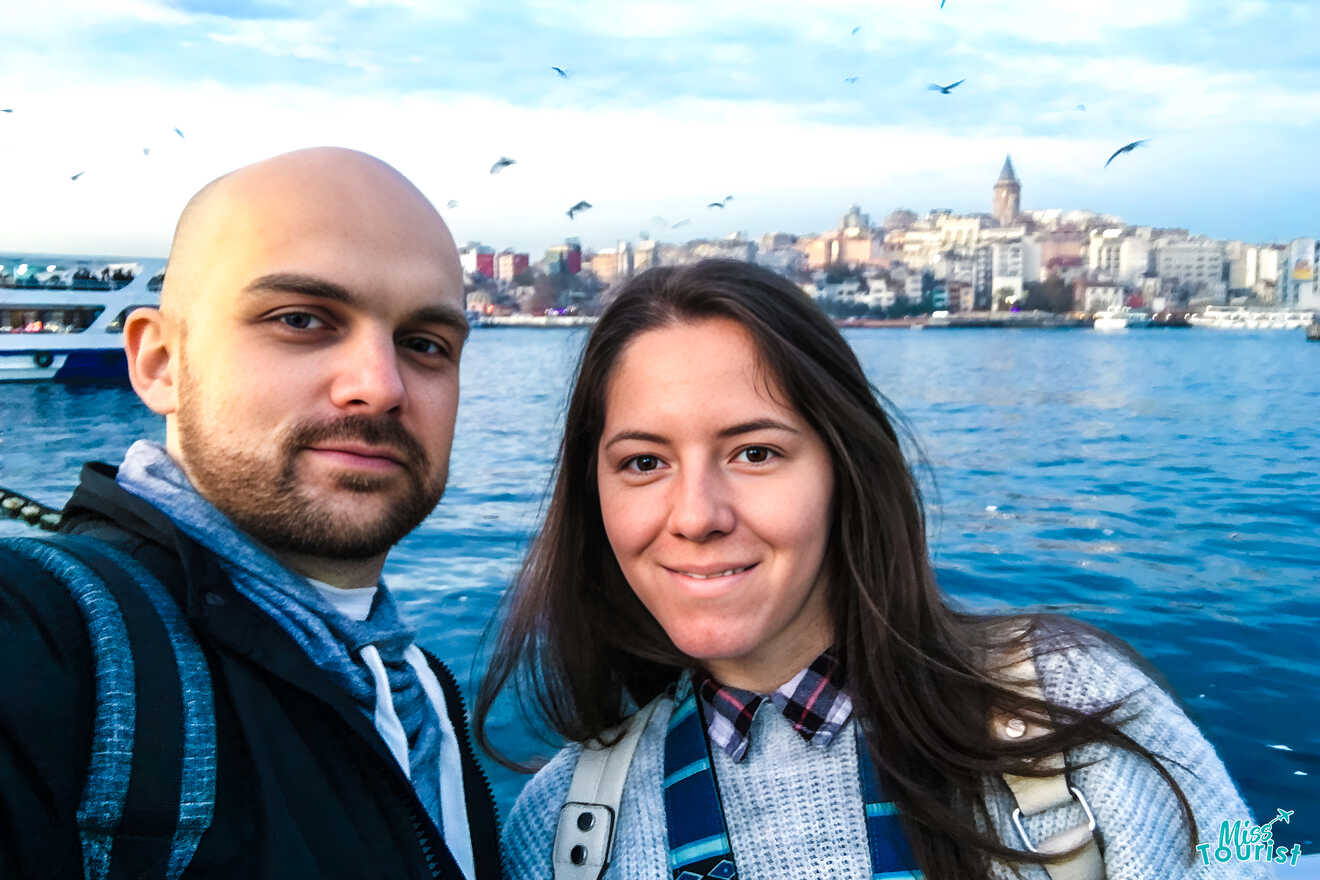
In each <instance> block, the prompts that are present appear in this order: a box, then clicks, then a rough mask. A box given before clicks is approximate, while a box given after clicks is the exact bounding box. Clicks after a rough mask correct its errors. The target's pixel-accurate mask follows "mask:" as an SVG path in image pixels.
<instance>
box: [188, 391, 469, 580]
mask: <svg viewBox="0 0 1320 880" xmlns="http://www.w3.org/2000/svg"><path fill="white" fill-rule="evenodd" d="M180 390H181V392H182V393H181V394H180V406H179V410H178V423H179V424H178V429H179V443H180V447H181V449H182V452H183V456H184V465H185V467H186V469H187V471H188V476H189V478H190V479H191V480H192V482H193V485H194V487H195V488H196V489H197V491H198V492H199V493H201V495H202V497H204V498H205V499H206V500H207V501H209V502H211V504H213V505H215V507H216V508H217V509H218V510H219V511H220V512H221V513H223V514H225V516H227V517H229V519H230V520H232V521H233V523H234V524H235V525H236V526H238V527H239V528H240V529H242V530H243V531H244V532H246V533H247V534H249V535H251V536H252V537H253V538H256V539H257V540H258V541H260V542H261V543H263V544H265V545H266V546H267V547H269V548H270V549H272V550H275V551H277V552H286V553H296V554H299V555H305V556H313V557H318V558H322V559H342V560H357V559H370V558H373V557H376V556H380V555H381V554H383V553H385V552H387V551H388V550H389V549H390V548H391V547H393V546H394V545H395V544H397V543H398V542H399V541H400V540H402V539H403V537H404V536H405V535H407V534H408V533H409V532H411V531H412V530H413V529H415V528H416V527H417V526H418V525H419V524H421V522H422V520H424V519H426V517H427V516H428V515H429V514H430V513H431V511H432V510H433V509H434V508H435V505H436V504H437V503H438V502H439V501H440V496H441V495H442V494H444V490H445V471H444V470H443V469H442V470H441V471H439V472H438V473H437V474H436V475H435V476H433V477H432V478H431V479H430V480H429V481H428V480H427V478H426V475H427V474H428V473H430V470H431V469H430V463H429V459H428V456H427V454H426V451H425V450H424V449H423V448H422V446H421V444H419V443H418V442H417V441H416V440H415V439H413V437H412V435H410V434H409V433H408V432H407V431H406V430H404V428H403V427H402V426H401V425H400V424H399V423H398V422H397V421H395V420H394V419H392V418H389V417H384V416H365V415H351V416H344V417H342V418H339V419H335V420H333V421H328V422H302V423H298V424H296V425H294V426H293V427H292V428H290V429H289V430H288V431H287V432H284V433H282V434H281V435H280V436H273V437H271V438H270V441H269V445H268V446H267V448H272V449H274V450H275V455H274V456H273V457H266V456H261V455H258V454H255V453H253V452H251V451H248V450H239V449H226V448H222V447H220V446H219V445H216V444H213V443H210V442H208V436H207V434H208V432H207V430H206V427H205V422H204V420H203V419H202V418H201V414H200V412H199V410H200V407H199V405H198V403H199V402H198V401H197V400H196V398H195V396H194V394H190V393H188V391H185V390H184V389H180ZM190 390H192V391H195V390H196V389H195V387H194V389H190ZM333 441H348V442H358V443H366V444H369V445H371V446H376V447H384V448H386V449H389V450H390V451H391V453H392V454H393V455H394V456H396V457H397V458H399V459H400V460H401V462H402V465H403V471H404V476H405V478H406V480H407V485H406V489H405V491H403V492H402V493H400V492H399V491H398V490H397V489H395V490H394V491H393V492H392V493H391V494H392V495H395V496H399V497H392V498H388V499H385V504H386V506H385V509H384V510H383V511H382V512H381V513H380V514H379V515H378V516H376V517H375V518H373V519H370V520H369V521H359V520H357V519H355V518H353V517H352V516H351V514H350V513H346V512H344V511H342V510H339V511H336V510H335V509H334V508H335V507H336V506H337V505H335V504H334V502H329V503H327V502H325V501H321V500H319V499H317V498H316V497H315V496H314V495H313V494H311V493H310V492H308V491H307V490H306V488H305V487H304V486H302V485H301V484H300V482H299V480H298V476H297V464H296V458H297V455H298V453H299V452H300V451H301V450H304V449H306V448H308V447H309V446H314V445H323V444H325V443H327V442H333ZM398 479H399V475H398V474H391V475H388V476H374V475H371V474H364V473H351V472H344V473H340V474H337V475H336V476H334V477H333V478H332V482H333V483H334V484H335V485H336V486H337V487H338V488H339V489H341V490H346V492H347V493H358V494H362V495H364V496H365V495H368V494H374V495H377V496H379V495H381V494H383V493H384V492H385V491H386V490H387V488H388V487H389V486H390V484H391V483H392V482H394V481H397V480H398ZM341 494H342V493H341ZM340 504H341V505H342V504H343V499H341V500H340Z"/></svg>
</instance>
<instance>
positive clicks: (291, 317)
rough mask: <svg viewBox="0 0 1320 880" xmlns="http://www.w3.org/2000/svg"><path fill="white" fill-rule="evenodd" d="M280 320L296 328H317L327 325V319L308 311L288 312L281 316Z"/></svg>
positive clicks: (285, 324) (287, 325)
mask: <svg viewBox="0 0 1320 880" xmlns="http://www.w3.org/2000/svg"><path fill="white" fill-rule="evenodd" d="M279 321H280V323H282V324H284V326H286V327H292V328H293V329H295V330H315V329H318V328H320V327H324V326H325V321H322V320H321V319H320V318H318V317H316V315H313V314H310V313H308V312H287V313H285V314H283V315H280V316H279Z"/></svg>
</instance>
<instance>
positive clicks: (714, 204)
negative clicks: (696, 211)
mask: <svg viewBox="0 0 1320 880" xmlns="http://www.w3.org/2000/svg"><path fill="white" fill-rule="evenodd" d="M706 207H707V208H723V207H724V203H723V202H711V203H710V204H709V205H707V206H706Z"/></svg>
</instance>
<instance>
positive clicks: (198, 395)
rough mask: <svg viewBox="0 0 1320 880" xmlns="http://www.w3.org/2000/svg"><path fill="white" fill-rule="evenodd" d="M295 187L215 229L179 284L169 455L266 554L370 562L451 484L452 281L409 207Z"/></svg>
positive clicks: (430, 229) (455, 293) (423, 221)
mask: <svg viewBox="0 0 1320 880" xmlns="http://www.w3.org/2000/svg"><path fill="white" fill-rule="evenodd" d="M273 195H275V194H273ZM298 195H301V197H302V198H301V200H300V201H299V202H297V203H296V204H297V208H296V209H287V208H285V207H283V205H280V204H275V205H271V204H269V202H284V204H287V203H288V202H287V200H282V199H279V198H273V199H268V200H267V202H268V204H267V205H266V207H265V209H264V210H262V211H256V210H254V211H253V212H252V217H251V218H250V220H251V222H249V223H241V222H238V223H233V224H231V225H232V226H234V227H236V228H235V229H232V230H222V231H221V233H220V234H219V235H218V236H217V240H216V242H215V243H214V246H215V248H216V260H215V262H214V264H213V265H211V266H208V267H207V269H206V271H205V272H204V273H200V274H199V285H200V288H201V289H199V290H197V291H194V292H190V293H188V295H189V296H192V297H195V299H194V301H193V303H192V305H191V306H190V307H189V308H188V310H187V317H186V321H184V322H182V324H181V327H180V339H179V358H180V361H179V365H178V366H179V370H178V409H177V413H176V418H175V424H174V425H173V430H172V432H171V433H172V434H173V436H172V437H171V441H172V449H171V451H172V452H174V453H175V455H176V456H177V457H179V458H180V459H181V461H182V463H183V465H184V468H185V470H186V472H187V473H188V476H189V477H190V479H191V480H192V482H193V484H194V485H195V486H196V488H197V489H198V491H199V492H201V494H202V495H203V496H204V497H206V498H207V499H208V500H209V501H210V502H211V503H212V504H214V505H215V506H216V507H217V508H219V509H220V510H221V511H222V512H224V513H225V514H226V515H227V516H229V518H230V519H231V520H233V521H234V523H235V524H236V525H238V526H239V527H240V528H241V529H243V530H244V531H246V532H247V533H248V534H250V535H252V536H253V537H255V538H256V539H258V540H259V541H261V542H263V543H264V544H266V545H267V546H269V547H271V548H272V549H274V550H276V551H282V552H287V553H297V554H302V555H307V556H315V557H321V558H327V559H341V560H348V559H367V558H371V557H375V556H379V555H381V554H384V553H385V552H386V551H387V550H388V549H389V548H390V547H391V546H393V545H394V544H395V543H397V542H398V541H399V540H400V539H401V538H402V537H403V536H404V535H406V534H407V533H408V532H410V531H411V530H412V529H413V528H415V527H416V526H417V525H418V524H419V523H420V522H421V521H422V520H423V519H425V517H426V516H427V515H428V514H429V513H430V512H431V510H432V508H434V507H435V504H436V503H437V502H438V501H439V500H440V496H441V494H442V493H443V491H444V487H445V479H446V476H447V470H448V462H449V451H450V446H451V443H452V440H453V433H454V417H455V413H456V410H457V406H458V364H459V354H460V352H461V350H462V347H463V342H464V339H465V337H466V332H467V328H466V324H465V323H464V322H463V312H462V286H461V277H460V275H459V273H458V269H457V265H456V261H454V259H453V250H452V244H448V245H447V247H446V246H440V245H439V244H438V243H437V233H436V227H439V229H440V231H441V232H443V226H440V225H439V221H438V218H434V216H433V215H430V216H429V217H428V216H427V215H426V213H425V212H420V211H419V209H418V208H417V206H409V205H407V204H400V203H393V204H391V203H390V202H389V200H381V199H377V200H376V201H377V202H381V201H384V202H385V204H373V203H372V202H371V200H370V199H368V200H366V201H365V202H361V201H353V200H351V199H350V200H349V201H350V204H347V205H340V204H337V203H336V201H335V199H334V198H333V197H332V198H329V199H324V200H323V201H325V204H319V205H318V204H316V201H317V195H316V194H311V195H307V194H298ZM410 212H411V214H412V216H410ZM428 224H429V225H428ZM443 237H444V240H445V241H446V242H447V233H444V236H443ZM173 447H177V448H173Z"/></svg>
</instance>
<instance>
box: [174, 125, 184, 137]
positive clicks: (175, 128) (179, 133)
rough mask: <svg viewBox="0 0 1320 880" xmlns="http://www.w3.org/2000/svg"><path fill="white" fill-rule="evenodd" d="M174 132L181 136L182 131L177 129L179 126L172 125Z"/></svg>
mask: <svg viewBox="0 0 1320 880" xmlns="http://www.w3.org/2000/svg"><path fill="white" fill-rule="evenodd" d="M174 133H175V134H177V135H178V136H179V137H183V132H181V131H179V127H178V126H177V125H176V126H175V127H174Z"/></svg>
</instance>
